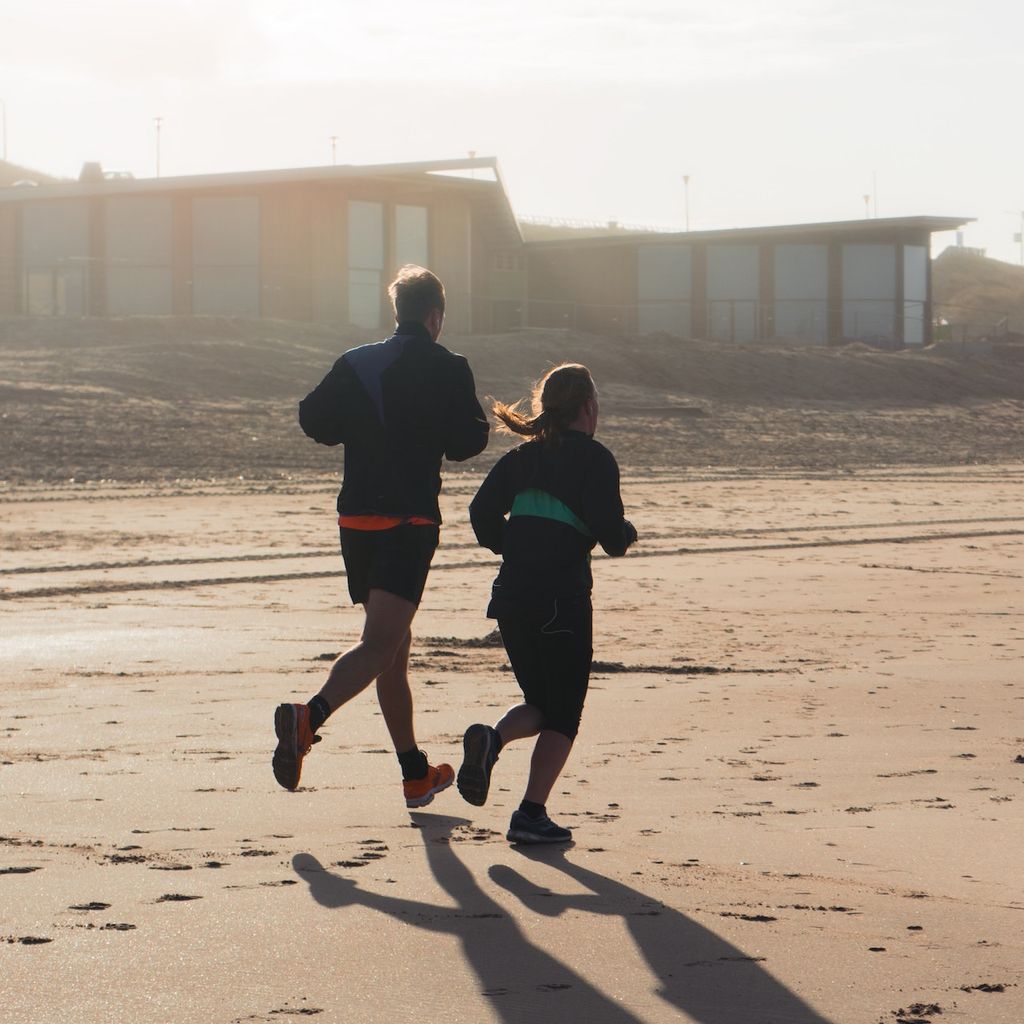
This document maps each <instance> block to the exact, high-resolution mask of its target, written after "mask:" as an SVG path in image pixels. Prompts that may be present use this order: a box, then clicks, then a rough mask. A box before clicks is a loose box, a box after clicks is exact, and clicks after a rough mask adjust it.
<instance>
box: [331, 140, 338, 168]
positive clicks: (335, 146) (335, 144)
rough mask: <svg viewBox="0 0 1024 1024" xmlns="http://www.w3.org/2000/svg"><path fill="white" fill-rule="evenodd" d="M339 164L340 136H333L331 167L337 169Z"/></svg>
mask: <svg viewBox="0 0 1024 1024" xmlns="http://www.w3.org/2000/svg"><path fill="white" fill-rule="evenodd" d="M337 163H338V136H337V135H332V136H331V166H332V167H335V166H337Z"/></svg>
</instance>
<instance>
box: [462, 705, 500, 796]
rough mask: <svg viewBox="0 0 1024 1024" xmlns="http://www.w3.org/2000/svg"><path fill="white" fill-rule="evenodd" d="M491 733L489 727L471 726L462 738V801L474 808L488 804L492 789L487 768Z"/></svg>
mask: <svg viewBox="0 0 1024 1024" xmlns="http://www.w3.org/2000/svg"><path fill="white" fill-rule="evenodd" d="M492 742H493V741H492V740H491V736H490V733H489V732H488V730H487V726H485V725H481V726H475V725H471V726H470V727H469V728H468V729H467V730H466V734H465V736H463V737H462V751H463V754H462V767H461V768H460V769H459V778H458V786H459V793H461V794H462V799H463V800H465V801H466V803H467V804H472V805H473V806H474V807H483V805H484V804H485V803H487V793H488V790H489V789H490V788H491V773H490V772H489V771H488V770H487V768H486V767H485V766H486V764H487V755H488V753H489V752H490V749H491V743H492Z"/></svg>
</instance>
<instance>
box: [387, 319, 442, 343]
mask: <svg viewBox="0 0 1024 1024" xmlns="http://www.w3.org/2000/svg"><path fill="white" fill-rule="evenodd" d="M399 335H401V336H402V337H408V338H425V339H426V340H427V341H433V340H434V339H433V338H431V337H430V331H428V330H427V329H426V327H424V326H423V324H421V323H420V322H419V321H418V320H402V321H401V322H400V323H399V324H398V326H397V327H396V328H395V336H396V337H397V336H399Z"/></svg>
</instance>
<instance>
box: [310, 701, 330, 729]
mask: <svg viewBox="0 0 1024 1024" xmlns="http://www.w3.org/2000/svg"><path fill="white" fill-rule="evenodd" d="M306 707H307V708H309V727H310V728H311V729H312V730H313V732H316V731H317V729H319V728H320V726H321V725H323V724H324V722H326V721H327V719H328V718H330V717H331V705H330V704H328V703H327V701H325V700H324V699H323V697H321V696H320V694H319V693H318V694H317V695H316V696H315V697H314V698H313V699H312V700H311V701H310V702H309V703H308V704H307V705H306Z"/></svg>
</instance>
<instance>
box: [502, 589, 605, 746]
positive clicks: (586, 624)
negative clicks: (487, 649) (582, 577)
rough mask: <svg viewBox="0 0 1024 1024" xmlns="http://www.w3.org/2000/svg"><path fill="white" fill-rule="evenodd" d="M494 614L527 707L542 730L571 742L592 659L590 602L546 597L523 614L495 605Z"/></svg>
mask: <svg viewBox="0 0 1024 1024" xmlns="http://www.w3.org/2000/svg"><path fill="white" fill-rule="evenodd" d="M494 612H495V613H496V617H497V619H498V629H499V630H500V631H501V639H502V643H504V645H505V652H506V653H507V654H508V658H509V661H510V662H511V663H512V671H513V672H514V673H515V675H516V681H517V682H518V683H519V688H520V689H521V690H522V691H523V698H524V699H525V701H526V703H527V704H530V705H532V706H533V707H535V708H537V709H538V710H539V711H540V712H541V714H543V716H544V728H545V729H551V730H553V731H554V732H560V733H562V735H563V736H567V737H568V738H569V739H570V740H574V739H575V738H576V733H577V732H578V731H579V727H580V717H581V715H582V714H583V702H584V700H585V699H586V696H587V686H588V684H589V682H590V663H591V661H592V660H593V657H594V648H593V638H594V630H593V611H592V609H591V604H590V601H589V600H588V599H586V598H577V599H572V600H570V599H559V600H556V599H551V600H550V601H548V602H545V603H544V604H543V606H541V607H538V608H531V609H529V610H528V611H526V610H519V609H515V610H513V609H510V608H507V607H505V608H502V607H496V608H494Z"/></svg>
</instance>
